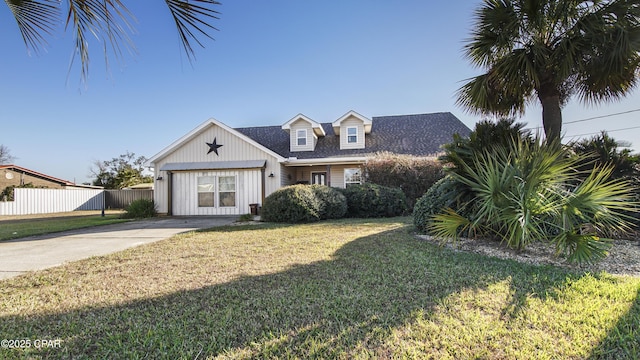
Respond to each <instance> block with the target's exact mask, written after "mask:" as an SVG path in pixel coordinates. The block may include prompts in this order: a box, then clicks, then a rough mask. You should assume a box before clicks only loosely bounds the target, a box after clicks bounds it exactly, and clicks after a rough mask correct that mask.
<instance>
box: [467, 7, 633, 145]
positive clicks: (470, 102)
mask: <svg viewBox="0 0 640 360" xmlns="http://www.w3.org/2000/svg"><path fill="white" fill-rule="evenodd" d="M639 19H640V5H639V4H638V1H637V0H592V1H584V0H533V1H532V0H485V1H484V5H483V6H481V7H480V8H479V9H478V10H476V13H475V21H476V24H475V26H474V30H473V31H472V38H471V39H470V40H469V42H468V43H467V44H466V46H465V52H466V56H467V58H469V59H470V61H471V62H472V63H473V64H474V65H476V66H478V67H480V68H483V69H485V70H486V73H484V74H482V75H479V76H477V77H474V78H472V79H470V80H469V81H468V82H467V83H466V84H465V85H463V86H462V87H461V88H460V89H459V90H458V101H457V102H458V104H459V105H462V106H463V107H465V108H467V109H468V110H469V111H470V112H472V113H478V114H494V115H502V116H513V115H517V114H523V113H524V110H525V106H526V105H527V104H528V103H530V102H533V101H535V98H537V99H538V101H539V102H540V104H541V105H542V122H543V126H544V131H545V134H546V136H547V140H553V139H559V138H560V135H561V131H562V111H561V108H562V106H563V105H565V104H566V103H567V102H568V100H569V98H570V97H571V96H572V95H577V96H578V97H579V98H580V100H581V101H582V102H584V103H590V104H595V103H600V102H605V101H610V100H616V99H619V98H621V97H623V96H624V95H626V94H627V93H629V92H630V91H631V89H632V88H633V87H634V86H635V85H636V83H637V81H638V66H639V64H640V53H639V51H640V20H639Z"/></svg>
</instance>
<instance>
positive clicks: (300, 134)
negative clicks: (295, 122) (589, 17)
mask: <svg viewBox="0 0 640 360" xmlns="http://www.w3.org/2000/svg"><path fill="white" fill-rule="evenodd" d="M296 139H297V141H296V143H297V144H298V146H306V145H307V129H302V130H297V131H296Z"/></svg>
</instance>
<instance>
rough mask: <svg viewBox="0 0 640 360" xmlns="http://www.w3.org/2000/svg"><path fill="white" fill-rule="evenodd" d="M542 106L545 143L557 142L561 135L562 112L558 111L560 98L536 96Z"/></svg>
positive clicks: (556, 96) (557, 96) (555, 96)
mask: <svg viewBox="0 0 640 360" xmlns="http://www.w3.org/2000/svg"><path fill="white" fill-rule="evenodd" d="M538 98H539V99H540V104H542V125H543V127H544V134H545V136H546V139H547V142H551V141H553V140H559V139H560V135H561V133H562V110H561V109H560V96H559V95H547V96H543V95H540V96H538Z"/></svg>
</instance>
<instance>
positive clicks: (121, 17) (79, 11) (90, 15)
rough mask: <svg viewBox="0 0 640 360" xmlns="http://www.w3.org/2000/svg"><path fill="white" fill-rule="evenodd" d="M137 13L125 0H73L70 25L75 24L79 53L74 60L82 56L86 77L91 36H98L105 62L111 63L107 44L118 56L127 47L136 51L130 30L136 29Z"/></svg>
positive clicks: (83, 71)
mask: <svg viewBox="0 0 640 360" xmlns="http://www.w3.org/2000/svg"><path fill="white" fill-rule="evenodd" d="M133 21H135V19H134V17H133V15H132V14H131V12H129V10H128V9H127V8H126V7H125V6H124V4H122V2H121V0H69V11H68V13H67V19H66V23H65V26H66V28H69V27H71V28H72V30H73V33H74V39H75V50H76V51H75V52H74V56H73V58H72V60H71V64H70V68H71V66H73V63H74V60H75V58H76V56H79V57H80V64H81V75H82V80H83V81H84V80H86V79H87V78H88V76H89V41H90V40H89V36H92V37H94V38H95V39H96V40H97V41H98V42H100V43H101V45H102V46H103V48H104V51H105V53H104V56H105V63H106V64H107V66H108V63H109V61H108V51H107V45H110V46H111V49H112V51H113V53H114V54H115V56H116V57H117V58H120V57H121V56H122V47H123V46H124V47H125V48H127V49H128V50H129V51H130V52H135V46H134V45H133V42H132V41H131V39H130V37H129V35H128V32H129V31H130V32H133V26H132V22H133Z"/></svg>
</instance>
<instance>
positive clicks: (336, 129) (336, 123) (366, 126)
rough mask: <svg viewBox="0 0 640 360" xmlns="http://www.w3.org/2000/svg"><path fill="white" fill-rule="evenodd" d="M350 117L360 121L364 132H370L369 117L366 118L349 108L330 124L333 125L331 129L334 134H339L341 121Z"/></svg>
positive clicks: (370, 123)
mask: <svg viewBox="0 0 640 360" xmlns="http://www.w3.org/2000/svg"><path fill="white" fill-rule="evenodd" d="M352 117H353V118H356V119H358V120H360V121H362V124H363V126H364V133H365V134H369V133H370V132H371V125H372V122H371V119H368V118H366V117H364V116H362V115H360V114H358V113H357V112H355V111H353V110H350V111H349V112H347V113H346V114H344V115H342V116H341V117H340V118H338V120H336V121H334V122H333V123H332V124H331V125H332V126H333V131H334V132H335V133H336V134H339V133H340V130H339V129H340V126H341V125H342V122H343V121H345V120H347V119H349V118H352Z"/></svg>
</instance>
